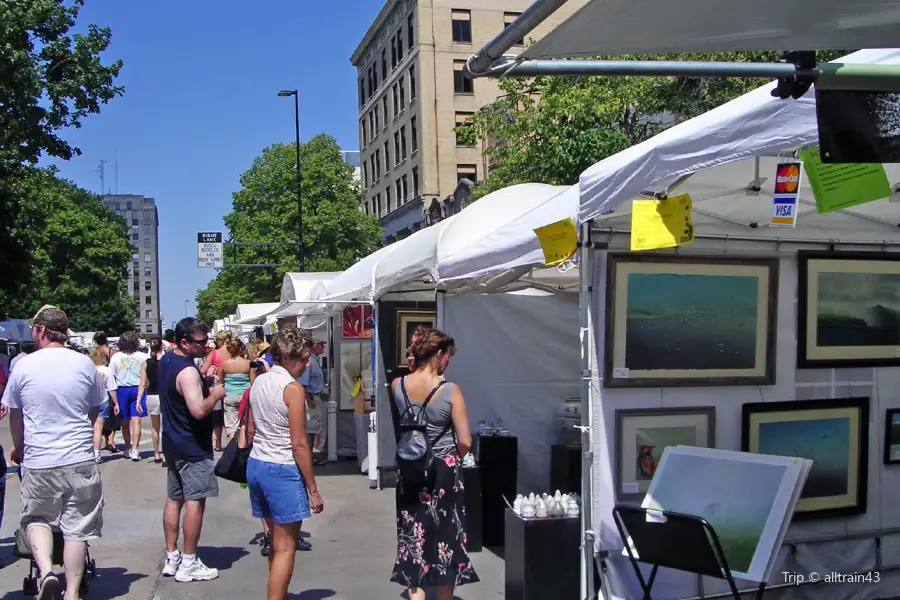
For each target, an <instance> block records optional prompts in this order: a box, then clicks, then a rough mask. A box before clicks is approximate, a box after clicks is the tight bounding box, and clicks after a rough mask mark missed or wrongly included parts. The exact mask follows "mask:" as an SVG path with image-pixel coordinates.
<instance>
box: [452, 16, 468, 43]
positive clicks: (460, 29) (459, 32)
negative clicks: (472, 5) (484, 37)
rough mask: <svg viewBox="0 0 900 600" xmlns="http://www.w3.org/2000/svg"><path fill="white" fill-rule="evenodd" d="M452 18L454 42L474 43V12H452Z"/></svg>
mask: <svg viewBox="0 0 900 600" xmlns="http://www.w3.org/2000/svg"><path fill="white" fill-rule="evenodd" d="M450 18H451V19H452V20H453V41H454V42H458V43H462V44H471V43H472V11H470V10H456V9H454V10H452V11H450Z"/></svg>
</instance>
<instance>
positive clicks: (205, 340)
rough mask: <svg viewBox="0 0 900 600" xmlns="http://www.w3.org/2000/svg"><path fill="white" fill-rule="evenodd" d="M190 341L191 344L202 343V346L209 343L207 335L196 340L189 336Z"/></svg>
mask: <svg viewBox="0 0 900 600" xmlns="http://www.w3.org/2000/svg"><path fill="white" fill-rule="evenodd" d="M191 343H192V344H202V345H203V346H205V345H206V344H208V343H209V338H208V337H205V338H203V339H200V340H198V339H197V338H191Z"/></svg>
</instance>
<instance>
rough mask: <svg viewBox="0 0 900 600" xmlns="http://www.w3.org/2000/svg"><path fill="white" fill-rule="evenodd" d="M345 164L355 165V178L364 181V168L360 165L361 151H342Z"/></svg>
mask: <svg viewBox="0 0 900 600" xmlns="http://www.w3.org/2000/svg"><path fill="white" fill-rule="evenodd" d="M341 156H343V157H344V162H348V163H350V164H351V165H353V178H354V179H356V180H357V181H362V167H360V164H359V150H341Z"/></svg>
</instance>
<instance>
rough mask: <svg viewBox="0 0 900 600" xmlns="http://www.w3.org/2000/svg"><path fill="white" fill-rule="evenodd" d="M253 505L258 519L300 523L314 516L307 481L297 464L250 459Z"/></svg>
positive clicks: (249, 477) (249, 474)
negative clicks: (307, 491) (310, 505)
mask: <svg viewBox="0 0 900 600" xmlns="http://www.w3.org/2000/svg"><path fill="white" fill-rule="evenodd" d="M247 487H248V488H249V489H250V508H251V510H252V511H253V516H254V517H256V518H257V519H272V522H273V523H277V524H279V525H283V524H285V523H297V522H299V521H305V520H306V519H308V518H310V517H311V516H312V512H311V511H310V509H309V496H308V495H307V493H306V484H305V483H304V482H303V476H302V475H300V469H298V468H297V465H293V464H291V465H281V464H277V463H270V462H263V461H261V460H256V459H255V458H251V459H249V460H248V461H247Z"/></svg>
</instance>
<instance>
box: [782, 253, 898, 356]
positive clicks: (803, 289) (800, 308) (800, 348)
mask: <svg viewBox="0 0 900 600" xmlns="http://www.w3.org/2000/svg"><path fill="white" fill-rule="evenodd" d="M817 260H825V261H859V262H873V261H892V262H897V263H898V273H900V252H898V253H895V252H844V251H821V250H800V251H798V252H797V277H798V280H797V368H798V369H835V368H848V367H896V366H900V352H898V351H897V350H894V352H893V354H892V355H890V356H886V355H884V356H871V357H866V358H839V357H832V358H816V357H811V356H810V352H811V348H810V345H809V344H808V343H807V342H808V340H807V338H808V337H809V333H810V331H809V326H808V321H809V309H810V302H811V300H812V299H811V298H810V297H809V289H810V275H811V274H810V268H809V267H810V262H811V261H817ZM829 347H836V348H837V347H838V346H829ZM864 347H866V346H847V347H846V348H864ZM871 347H872V348H886V347H889V346H871ZM896 347H897V348H898V349H900V342H898V344H897V346H896ZM873 354H874V352H873ZM882 354H883V353H882Z"/></svg>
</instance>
